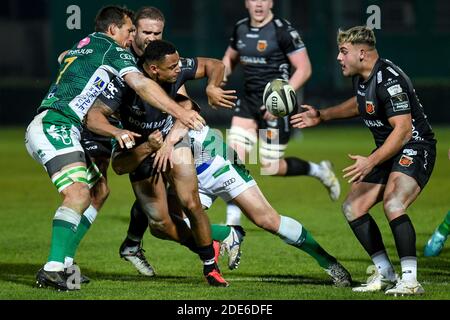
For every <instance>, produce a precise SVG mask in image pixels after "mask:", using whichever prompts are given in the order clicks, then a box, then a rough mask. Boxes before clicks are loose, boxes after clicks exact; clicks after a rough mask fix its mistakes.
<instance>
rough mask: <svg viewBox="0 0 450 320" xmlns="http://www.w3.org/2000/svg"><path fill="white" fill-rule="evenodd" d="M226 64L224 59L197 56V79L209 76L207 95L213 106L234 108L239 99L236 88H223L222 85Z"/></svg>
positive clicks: (209, 102)
mask: <svg viewBox="0 0 450 320" xmlns="http://www.w3.org/2000/svg"><path fill="white" fill-rule="evenodd" d="M224 72H225V65H224V64H223V63H222V61H220V60H217V59H212V58H197V71H196V73H195V79H201V78H204V77H207V78H208V85H207V86H206V95H207V96H208V104H209V105H210V106H212V107H223V108H232V107H234V106H236V104H235V103H234V102H233V101H234V100H236V99H237V97H236V96H235V95H233V94H234V93H236V90H223V89H222V88H221V87H220V84H221V83H222V81H223V79H224Z"/></svg>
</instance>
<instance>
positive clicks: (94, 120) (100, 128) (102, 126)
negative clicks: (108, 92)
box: [85, 98, 141, 149]
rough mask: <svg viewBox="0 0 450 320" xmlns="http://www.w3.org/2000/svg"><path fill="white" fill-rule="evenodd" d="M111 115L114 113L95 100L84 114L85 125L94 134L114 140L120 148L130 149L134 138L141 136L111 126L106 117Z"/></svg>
mask: <svg viewBox="0 0 450 320" xmlns="http://www.w3.org/2000/svg"><path fill="white" fill-rule="evenodd" d="M113 113H114V111H113V110H112V109H111V108H109V107H108V106H107V105H106V104H105V103H103V102H102V101H101V100H100V99H98V98H97V99H96V100H95V102H94V104H93V105H92V107H91V108H90V109H89V111H88V113H87V114H86V117H85V125H86V127H87V128H88V129H89V130H90V131H92V132H94V133H96V134H99V135H101V136H106V137H111V138H114V139H116V140H117V142H118V143H119V145H120V147H121V148H124V147H126V148H128V149H129V148H132V147H133V146H134V144H135V140H134V137H140V136H141V135H140V134H138V133H135V132H132V131H129V130H126V129H120V128H117V127H116V126H113V125H112V124H111V123H110V122H109V120H108V117H109V116H110V115H112V114H113Z"/></svg>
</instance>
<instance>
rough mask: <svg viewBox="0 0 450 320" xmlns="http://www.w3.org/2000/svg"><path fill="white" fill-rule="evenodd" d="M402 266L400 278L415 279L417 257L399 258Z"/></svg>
mask: <svg viewBox="0 0 450 320" xmlns="http://www.w3.org/2000/svg"><path fill="white" fill-rule="evenodd" d="M400 264H401V266H402V280H405V281H408V282H409V281H417V257H403V258H401V259H400Z"/></svg>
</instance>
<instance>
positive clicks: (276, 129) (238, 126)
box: [222, 0, 340, 225]
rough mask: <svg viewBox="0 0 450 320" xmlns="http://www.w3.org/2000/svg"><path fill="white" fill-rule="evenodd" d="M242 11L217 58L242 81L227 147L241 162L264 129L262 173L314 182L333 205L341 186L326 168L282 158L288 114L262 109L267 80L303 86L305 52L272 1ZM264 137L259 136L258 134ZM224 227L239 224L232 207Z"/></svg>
mask: <svg viewBox="0 0 450 320" xmlns="http://www.w3.org/2000/svg"><path fill="white" fill-rule="evenodd" d="M245 6H246V8H247V9H248V13H249V17H248V18H246V19H242V20H240V21H239V22H237V23H236V26H235V28H234V31H233V35H232V37H231V40H230V44H229V46H228V48H227V50H226V52H225V55H224V57H223V59H222V61H223V63H224V64H225V67H226V71H225V76H226V77H228V76H229V75H230V74H231V72H232V71H233V69H234V67H235V66H236V65H237V64H238V63H240V64H241V65H242V67H243V71H244V81H245V84H244V85H245V90H244V97H243V98H242V99H241V100H240V101H241V103H240V104H238V106H237V107H236V108H235V110H234V111H235V112H234V115H233V118H232V123H231V129H230V130H229V132H228V136H227V143H228V145H229V146H231V147H232V148H234V149H235V150H236V151H237V153H238V155H239V157H240V158H241V160H242V161H244V160H245V159H246V158H245V157H246V155H247V154H250V157H251V154H252V153H251V151H252V149H253V147H254V145H255V143H256V142H257V138H258V129H266V130H267V131H266V134H265V136H260V138H261V139H260V141H259V155H260V161H261V165H262V173H263V174H266V175H277V176H300V175H308V176H313V177H316V178H318V179H319V180H320V181H321V182H322V183H323V184H324V186H325V187H326V188H327V189H328V191H329V194H330V197H331V199H332V200H334V201H335V200H337V199H338V198H339V195H340V185H339V181H338V180H337V178H336V176H335V174H334V173H333V171H332V168H331V167H332V166H331V163H330V162H329V161H321V162H320V163H313V162H311V161H305V160H302V159H300V158H298V157H285V156H284V153H285V150H286V148H287V144H288V142H289V139H290V136H291V129H290V126H289V115H288V116H285V117H283V118H276V117H274V116H273V115H271V114H270V113H269V112H267V111H266V110H265V109H264V108H262V106H263V99H262V96H263V92H264V87H265V85H266V84H267V83H268V82H269V81H271V80H274V79H277V78H282V79H285V80H289V83H290V84H291V85H292V87H293V88H294V90H296V91H297V90H299V89H301V88H302V87H303V86H304V85H305V83H306V81H307V80H308V79H309V78H310V76H311V72H312V71H311V63H310V60H309V57H308V53H307V50H306V47H305V45H304V43H303V41H302V39H301V37H300V35H299V33H298V31H297V30H296V29H294V28H293V27H292V26H291V24H290V23H289V22H288V21H286V20H284V19H281V18H279V17H276V16H274V14H273V13H272V6H273V1H272V0H246V1H245ZM292 69H293V70H292ZM291 71H293V72H291ZM263 134H264V131H262V132H261V135H263ZM227 224H230V225H234V224H240V211H239V209H238V208H237V207H236V206H231V205H230V206H228V208H227Z"/></svg>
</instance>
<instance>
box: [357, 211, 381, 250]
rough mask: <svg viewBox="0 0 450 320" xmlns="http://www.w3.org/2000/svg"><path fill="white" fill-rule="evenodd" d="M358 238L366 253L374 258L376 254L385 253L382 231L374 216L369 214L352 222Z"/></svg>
mask: <svg viewBox="0 0 450 320" xmlns="http://www.w3.org/2000/svg"><path fill="white" fill-rule="evenodd" d="M349 224H350V227H351V228H352V230H353V233H354V234H355V236H356V238H358V240H359V242H360V243H361V245H362V246H363V247H364V249H365V250H366V252H367V253H368V254H369V255H370V256H371V257H372V256H373V255H374V254H375V253H377V252H380V251H385V250H386V249H385V247H384V244H383V239H382V238H381V233H380V229H379V228H378V226H377V223H376V222H375V220H373V218H372V216H371V215H370V214H369V213H367V214H365V215H363V216H362V217H359V218H358V219H356V220H353V221H352V222H349Z"/></svg>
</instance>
